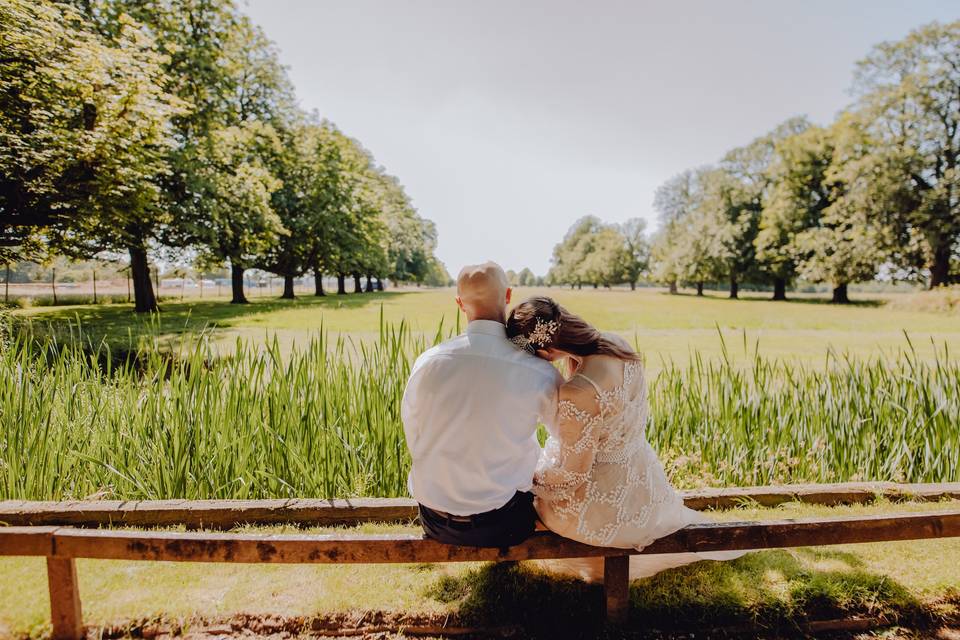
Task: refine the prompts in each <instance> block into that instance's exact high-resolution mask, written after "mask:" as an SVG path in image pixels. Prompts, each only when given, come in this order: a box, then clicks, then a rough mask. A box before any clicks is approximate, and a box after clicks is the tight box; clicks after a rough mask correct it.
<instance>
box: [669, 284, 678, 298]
mask: <svg viewBox="0 0 960 640" xmlns="http://www.w3.org/2000/svg"><path fill="white" fill-rule="evenodd" d="M670 293H671V294H673V295H677V281H676V280H671V281H670Z"/></svg>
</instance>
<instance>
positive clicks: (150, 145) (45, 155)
mask: <svg viewBox="0 0 960 640" xmlns="http://www.w3.org/2000/svg"><path fill="white" fill-rule="evenodd" d="M94 27H95V25H94V24H93V23H91V22H89V21H85V20H84V19H83V16H82V15H81V13H80V12H78V11H77V10H75V9H73V8H72V7H70V6H69V5H66V4H61V3H52V2H47V1H41V2H30V3H26V2H21V1H19V0H10V1H9V2H5V3H3V5H2V6H0V30H2V36H0V39H2V40H3V42H4V47H5V48H4V55H3V57H2V59H0V137H2V139H3V141H4V144H3V145H2V147H3V149H4V151H3V153H0V252H2V251H3V250H4V249H3V247H4V246H6V252H7V253H8V255H7V256H6V257H7V259H9V258H10V257H12V255H13V254H14V250H15V251H16V254H18V255H21V256H28V255H32V256H36V255H37V251H38V249H39V248H40V246H41V244H42V243H45V244H46V245H47V247H48V248H50V249H52V250H54V251H59V252H62V253H66V254H68V255H71V256H73V257H77V258H86V257H92V256H94V255H96V254H97V253H100V252H103V251H117V250H122V251H127V252H128V253H129V255H130V261H131V268H132V270H133V275H134V277H133V280H134V285H135V290H136V292H137V304H136V308H137V310H138V311H146V310H152V309H155V308H156V300H155V297H154V293H153V289H152V286H151V283H150V278H149V273H148V271H147V269H148V262H147V257H146V250H147V247H148V246H149V244H150V243H151V242H152V241H153V240H155V239H156V237H157V234H158V232H159V229H160V227H161V226H162V225H163V224H165V223H166V222H167V220H168V214H167V212H166V210H165V209H164V207H162V206H161V198H160V187H159V184H158V182H159V180H161V179H162V178H163V177H164V176H165V175H167V173H168V168H167V166H166V165H165V163H164V161H163V159H164V156H165V154H166V153H167V151H168V149H170V148H172V146H173V140H172V138H171V137H170V136H169V133H168V123H169V121H170V119H171V118H173V117H175V116H177V115H179V114H182V113H184V112H185V105H184V103H183V102H182V101H179V100H177V99H176V98H175V97H174V96H172V95H171V94H170V93H168V92H167V91H165V85H166V84H167V83H168V81H169V80H168V77H167V76H166V75H165V73H164V65H165V62H166V60H167V58H166V57H165V56H163V55H161V54H159V53H158V52H157V51H156V50H155V46H154V39H153V37H152V36H151V35H149V34H148V33H147V30H146V29H144V28H143V27H142V26H141V25H140V24H138V23H137V22H135V21H134V20H132V19H130V18H129V17H128V16H126V15H119V16H116V17H115V20H114V22H113V23H112V31H111V32H110V33H109V34H106V33H98V32H97V31H96V30H95V28H94Z"/></svg>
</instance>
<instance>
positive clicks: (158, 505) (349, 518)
mask: <svg viewBox="0 0 960 640" xmlns="http://www.w3.org/2000/svg"><path fill="white" fill-rule="evenodd" d="M416 517H417V504H416V502H414V501H413V500H410V499H406V498H357V499H347V500H315V499H290V500H132V501H128V500H87V501H83V500H78V501H66V502H24V501H9V502H0V522H5V523H7V524H11V525H22V526H27V525H54V524H56V525H63V526H88V527H91V526H92V527H95V526H102V525H106V526H130V527H158V526H169V525H180V524H182V525H187V526H188V527H195V528H207V529H229V528H231V527H235V526H238V525H241V524H284V523H300V524H323V525H351V524H359V523H362V522H406V521H411V520H413V519H414V518H416Z"/></svg>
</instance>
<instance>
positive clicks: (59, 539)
mask: <svg viewBox="0 0 960 640" xmlns="http://www.w3.org/2000/svg"><path fill="white" fill-rule="evenodd" d="M958 536H960V510H954V511H937V512H928V513H909V514H901V515H881V516H863V517H845V518H827V519H800V520H772V521H763V522H729V523H710V524H698V525H691V526H688V527H686V528H684V529H681V530H680V531H677V532H675V533H673V534H671V535H669V536H666V537H664V538H661V539H659V540H657V541H656V542H654V543H653V544H652V545H650V546H649V547H647V548H645V549H644V550H643V551H641V552H639V553H642V554H649V553H678V552H685V551H721V550H742V549H768V548H780V547H796V546H808V545H831V544H848V543H858V542H880V541H890V540H919V539H927V538H943V537H958ZM636 553H638V552H636V551H634V550H627V549H613V548H605V547H593V546H589V545H585V544H581V543H579V542H574V541H572V540H568V539H565V538H561V537H559V536H557V535H555V534H553V533H550V532H548V531H538V532H536V533H535V534H534V535H533V536H531V538H529V539H528V540H527V541H525V542H524V543H522V544H520V545H517V546H515V547H510V548H508V549H481V548H475V547H461V546H454V545H445V544H442V543H439V542H436V541H434V540H430V539H426V538H424V537H423V536H422V535H413V534H391V535H370V534H365V535H347V534H343V535H321V534H314V535H308V534H301V535H289V534H282V535H279V534H277V535H270V534H236V533H216V532H186V533H182V532H164V531H126V530H113V531H111V530H90V529H77V528H73V527H55V526H26V527H5V528H0V556H11V555H15V556H45V557H46V558H47V577H48V582H49V587H50V598H51V620H52V623H53V638H54V639H55V640H76V639H78V638H80V637H82V633H83V626H82V617H81V610H80V596H79V591H78V589H77V578H76V565H75V560H76V558H96V559H109V560H158V561H175V562H241V563H326V564H331V563H333V564H340V563H407V562H475V561H484V560H490V561H502V560H531V559H548V558H581V557H603V558H604V569H605V576H604V588H605V598H606V600H605V601H606V612H607V616H608V618H609V619H610V620H611V621H613V622H622V621H623V620H624V619H625V617H626V613H627V605H628V598H627V594H628V583H627V581H628V567H629V556H630V555H632V554H636Z"/></svg>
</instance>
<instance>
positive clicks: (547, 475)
mask: <svg viewBox="0 0 960 640" xmlns="http://www.w3.org/2000/svg"><path fill="white" fill-rule="evenodd" d="M559 398H560V399H559V403H558V404H559V409H558V419H557V432H556V433H557V436H556V442H554V443H552V446H548V448H547V450H546V458H545V460H544V463H543V464H542V465H541V467H540V469H539V470H538V471H537V473H536V475H535V477H534V487H533V492H534V493H535V494H536V495H537V496H538V497H540V498H542V499H545V500H551V501H564V500H573V499H576V498H577V497H578V496H579V495H580V494H582V493H583V491H584V490H585V485H586V482H587V480H588V479H589V477H590V470H591V468H592V467H593V461H594V457H595V456H596V451H597V446H596V445H597V434H596V431H597V427H598V424H599V422H600V420H599V411H600V407H599V403H598V401H597V397H596V393H595V391H594V390H593V388H592V387H587V388H584V386H583V384H582V383H581V382H580V381H579V380H577V379H574V380H571V381H570V382H568V383H566V384H564V385H563V386H562V387H560V394H559Z"/></svg>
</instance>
